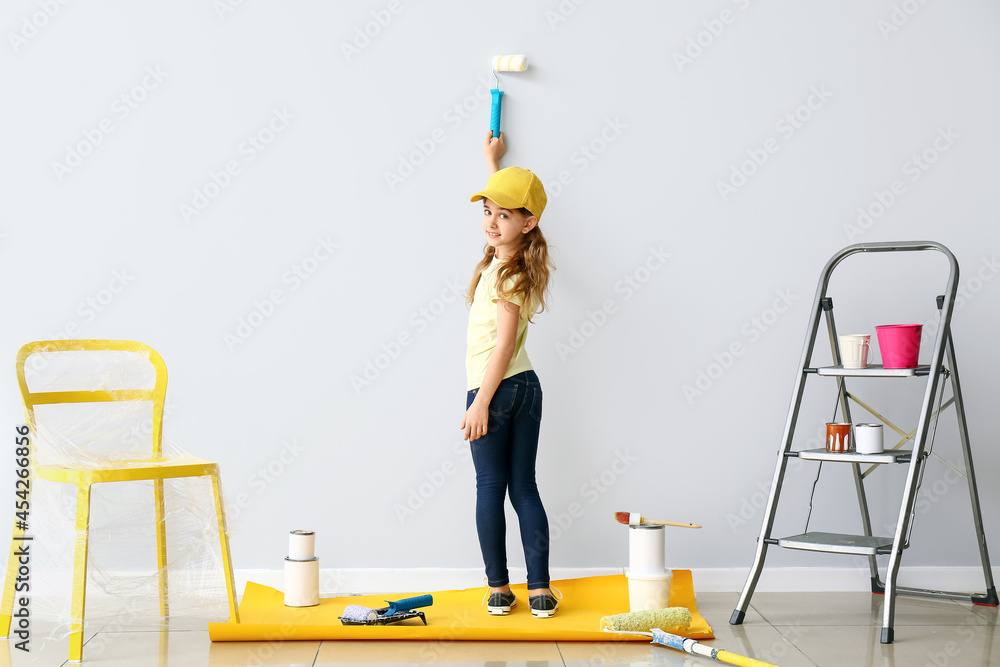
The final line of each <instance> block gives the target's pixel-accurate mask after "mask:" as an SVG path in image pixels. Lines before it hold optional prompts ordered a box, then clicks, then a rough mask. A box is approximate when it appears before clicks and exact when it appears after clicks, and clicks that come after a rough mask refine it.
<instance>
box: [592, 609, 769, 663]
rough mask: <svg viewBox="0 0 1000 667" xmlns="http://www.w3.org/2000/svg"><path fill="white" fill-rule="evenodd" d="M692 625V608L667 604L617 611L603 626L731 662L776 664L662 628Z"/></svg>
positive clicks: (605, 619)
mask: <svg viewBox="0 0 1000 667" xmlns="http://www.w3.org/2000/svg"><path fill="white" fill-rule="evenodd" d="M690 626H691V612H690V610H688V609H686V608H685V607H667V608H666V609H643V610H640V611H633V612H631V613H628V614H616V615H614V616H605V617H604V618H602V619H601V630H603V631H604V632H613V633H616V634H629V635H645V636H647V637H652V638H653V641H652V642H651V643H653V644H661V645H663V646H666V647H668V648H673V649H677V650H680V651H684V652H685V653H690V654H691V655H700V656H702V657H705V658H711V659H713V660H718V661H719V662H725V663H728V664H730V665H738V666H739V667H775V665H772V664H771V663H769V662H763V661H761V660H755V659H754V658H748V657H746V656H744V655H737V654H736V653H730V652H729V651H725V650H723V649H720V648H714V647H712V646H707V645H706V644H702V643H701V642H698V641H695V640H694V639H689V638H688V637H683V636H681V635H676V634H673V633H671V632H665V631H663V630H662V629H661V628H667V630H674V631H676V632H684V631H685V630H687V629H688V628H689V627H690Z"/></svg>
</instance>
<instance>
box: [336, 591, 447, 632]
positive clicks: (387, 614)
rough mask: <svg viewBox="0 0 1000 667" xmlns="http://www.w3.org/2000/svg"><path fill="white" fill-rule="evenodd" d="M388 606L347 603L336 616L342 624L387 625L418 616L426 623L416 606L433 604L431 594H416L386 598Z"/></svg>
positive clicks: (422, 613)
mask: <svg viewBox="0 0 1000 667" xmlns="http://www.w3.org/2000/svg"><path fill="white" fill-rule="evenodd" d="M386 603H387V604H388V605H389V606H388V607H381V608H379V609H372V608H371V607H364V606H362V605H359V604H349V605H347V607H345V608H344V613H343V614H341V615H340V616H339V617H338V618H339V619H340V622H341V623H342V624H343V625H388V624H390V623H398V622H399V621H405V620H407V619H410V618H419V619H420V620H421V621H423V622H424V625H427V619H426V618H425V617H424V612H422V611H416V609H417V608H418V607H429V606H430V605H432V604H434V597H433V596H431V595H418V596H416V597H412V598H406V599H404V600H395V601H389V600H386Z"/></svg>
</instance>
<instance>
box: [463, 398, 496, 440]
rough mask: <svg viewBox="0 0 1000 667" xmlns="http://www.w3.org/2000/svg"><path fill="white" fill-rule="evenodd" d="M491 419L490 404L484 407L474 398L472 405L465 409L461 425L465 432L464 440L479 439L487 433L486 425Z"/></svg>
mask: <svg viewBox="0 0 1000 667" xmlns="http://www.w3.org/2000/svg"><path fill="white" fill-rule="evenodd" d="M489 421H490V406H488V405H487V406H485V407H483V406H482V405H481V404H480V403H479V401H477V400H473V401H472V405H470V406H469V409H468V410H466V411H465V416H464V417H463V418H462V426H461V427H460V428H461V429H462V430H463V431H465V433H464V434H463V435H462V440H469V441H470V442H471V441H472V440H478V439H479V438H481V437H483V436H484V435H486V426H487V424H488V423H489Z"/></svg>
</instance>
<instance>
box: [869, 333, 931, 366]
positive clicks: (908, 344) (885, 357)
mask: <svg viewBox="0 0 1000 667" xmlns="http://www.w3.org/2000/svg"><path fill="white" fill-rule="evenodd" d="M923 328H924V325H922V324H882V325H880V326H877V327H875V333H876V334H878V348H879V351H881V352H882V367H883V368H916V366H917V356H918V354H919V353H920V332H921V331H922V330H923Z"/></svg>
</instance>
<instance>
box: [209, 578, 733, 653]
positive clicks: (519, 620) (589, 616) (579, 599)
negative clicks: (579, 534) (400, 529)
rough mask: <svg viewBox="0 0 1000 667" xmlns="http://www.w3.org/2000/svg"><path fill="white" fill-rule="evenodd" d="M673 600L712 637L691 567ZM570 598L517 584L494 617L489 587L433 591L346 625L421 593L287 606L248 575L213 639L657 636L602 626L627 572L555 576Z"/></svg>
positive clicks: (618, 605) (614, 610)
mask: <svg viewBox="0 0 1000 667" xmlns="http://www.w3.org/2000/svg"><path fill="white" fill-rule="evenodd" d="M673 573H674V577H673V581H672V585H671V587H670V606H671V607H687V608H688V609H690V610H691V615H692V617H693V621H692V623H691V628H690V630H689V631H688V632H686V633H684V634H685V635H686V636H688V637H691V638H693V639H712V638H714V637H715V635H713V634H712V628H711V626H709V624H708V622H707V621H706V620H705V619H704V618H702V616H701V615H700V614H699V613H698V608H697V607H696V606H695V599H694V587H693V585H692V581H691V571H690V570H674V571H673ZM552 585H553V586H554V587H555V588H558V589H559V590H560V591H561V592H562V594H563V596H564V598H563V600H562V601H561V602H560V603H559V611H558V612H557V613H556V615H555V616H554V617H552V618H545V619H539V618H534V617H532V615H531V609H530V608H529V607H528V594H527V590H526V586H525V585H524V584H520V585H515V586H511V589H512V590H513V591H514V593H515V595H517V606H516V607H514V609H513V610H512V611H511V614H510V615H509V616H490V615H489V614H488V613H486V607H484V606H480V604H481V602H482V599H483V593H484V590H485V589H484V588H482V587H479V588H469V589H466V590H460V591H438V592H436V593H433V596H434V604H433V605H432V606H430V607H424V608H422V609H421V611H423V612H424V614H425V615H426V616H427V625H426V626H425V625H423V624H422V623H420V620H419V619H412V620H408V621H402V622H400V623H396V624H393V625H385V626H372V625H342V624H341V622H340V621H339V620H338V619H337V617H338V616H340V615H341V614H342V613H343V611H344V608H345V607H346V606H347V605H349V604H359V605H362V606H365V607H372V608H378V607H384V606H386V603H385V600H387V599H388V600H399V599H402V598H406V597H412V595H416V594H397V595H364V596H354V597H342V598H324V599H322V600H320V603H319V605H318V606H316V607H305V608H299V609H296V608H291V607H286V606H285V596H284V594H283V593H282V592H281V591H278V590H275V589H273V588H270V587H268V586H262V585H260V584H255V583H253V582H248V583H247V587H246V590H245V591H244V593H243V600H242V601H241V602H240V622H239V623H228V622H227V623H209V624H208V635H209V637H210V638H211V639H212V641H276V640H277V641H281V640H296V639H311V640H317V639H331V640H333V639H418V640H435V639H437V640H449V641H465V640H470V641H471V640H478V641H498V640H500V641H502V640H516V641H628V640H632V639H634V640H636V641H647V642H648V641H649V638H648V637H643V636H641V635H636V636H634V637H633V636H631V635H615V634H610V633H604V632H601V631H600V619H601V617H602V616H609V615H611V614H622V613H625V612H627V611H628V610H629V609H628V580H627V579H626V578H625V575H621V574H619V575H612V576H606V577H587V578H584V579H566V580H563V581H553V582H552Z"/></svg>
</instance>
